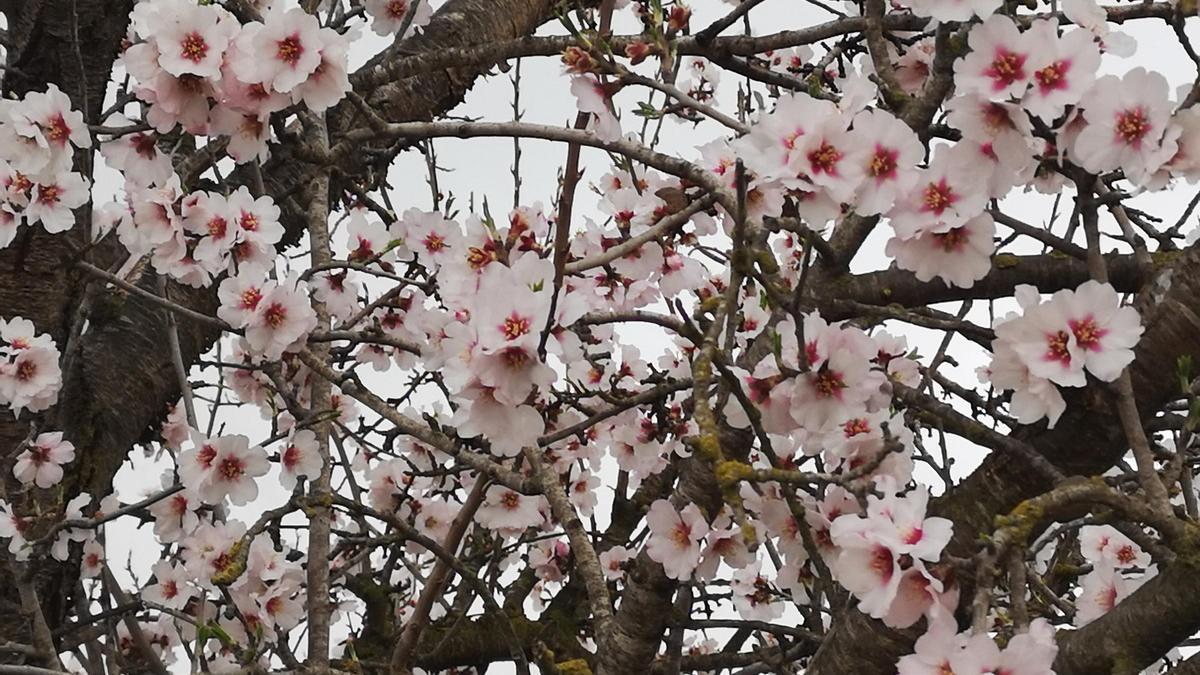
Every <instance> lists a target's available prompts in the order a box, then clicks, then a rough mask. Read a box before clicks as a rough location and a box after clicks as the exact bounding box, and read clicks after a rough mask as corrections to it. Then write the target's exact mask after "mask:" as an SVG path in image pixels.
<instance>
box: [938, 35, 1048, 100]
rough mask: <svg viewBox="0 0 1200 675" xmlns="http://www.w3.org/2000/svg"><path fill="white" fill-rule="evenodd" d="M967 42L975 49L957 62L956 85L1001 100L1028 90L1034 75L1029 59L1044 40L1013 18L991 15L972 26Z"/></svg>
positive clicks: (955, 67)
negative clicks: (1033, 38) (1022, 26)
mask: <svg viewBox="0 0 1200 675" xmlns="http://www.w3.org/2000/svg"><path fill="white" fill-rule="evenodd" d="M967 44H968V45H969V46H970V47H971V52H970V53H969V54H967V55H966V56H965V57H963V58H962V59H960V60H958V61H956V62H955V63H954V84H955V87H956V88H958V89H959V90H960V91H962V92H976V93H978V94H981V95H983V96H985V97H988V98H991V99H994V100H997V101H1004V100H1007V99H1009V98H1020V97H1021V95H1022V94H1024V93H1025V88H1026V87H1028V86H1029V82H1030V79H1031V78H1032V76H1033V72H1032V71H1031V70H1030V69H1029V67H1028V66H1027V65H1026V62H1027V61H1029V60H1030V58H1031V55H1032V54H1033V53H1034V50H1035V49H1036V48H1038V47H1039V46H1040V43H1038V42H1034V41H1033V40H1031V39H1030V37H1029V35H1028V34H1026V33H1022V32H1021V31H1020V29H1018V28H1017V24H1016V23H1014V22H1013V20H1012V19H1011V18H1009V17H1007V16H1005V15H1003V14H993V15H992V16H989V17H988V18H987V19H985V20H984V21H983V22H982V23H980V24H977V25H976V26H975V27H974V28H972V29H971V33H970V34H969V35H968V36H967Z"/></svg>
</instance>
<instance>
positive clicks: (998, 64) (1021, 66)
mask: <svg viewBox="0 0 1200 675" xmlns="http://www.w3.org/2000/svg"><path fill="white" fill-rule="evenodd" d="M983 72H984V74H985V75H987V76H988V77H990V78H992V80H993V81H994V84H993V85H992V88H993V89H996V90H1000V89H1003V88H1005V87H1008V86H1010V85H1012V83H1013V82H1016V81H1017V80H1019V79H1022V78H1023V77H1025V55H1024V54H1017V53H1015V52H1010V51H1008V50H1007V49H1005V48H1003V47H998V48H997V49H996V56H995V58H993V59H992V65H990V66H988V68H987V70H985V71H983Z"/></svg>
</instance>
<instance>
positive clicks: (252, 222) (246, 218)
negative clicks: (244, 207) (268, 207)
mask: <svg viewBox="0 0 1200 675" xmlns="http://www.w3.org/2000/svg"><path fill="white" fill-rule="evenodd" d="M241 226H242V229H243V230H245V231H247V232H257V231H258V216H256V215H254V214H253V213H249V212H247V211H242V220H241Z"/></svg>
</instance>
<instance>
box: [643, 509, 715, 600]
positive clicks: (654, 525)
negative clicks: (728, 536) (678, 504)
mask: <svg viewBox="0 0 1200 675" xmlns="http://www.w3.org/2000/svg"><path fill="white" fill-rule="evenodd" d="M646 524H647V526H648V527H649V528H650V536H649V537H648V538H647V539H646V554H647V555H649V556H650V559H651V560H653V561H654V562H657V563H659V564H660V565H662V566H663V572H665V573H666V575H667V576H668V577H670V578H672V579H676V580H679V581H686V580H688V579H690V578H691V576H692V571H693V570H695V569H696V565H698V564H699V563H700V542H701V541H703V540H704V538H705V536H706V535H708V522H707V521H706V520H705V519H704V514H703V513H701V512H700V508H699V507H697V506H696V505H695V504H688V505H687V506H685V507H683V510H682V511H676V510H675V507H674V506H672V505H671V502H669V501H667V500H665V499H659V500H658V501H656V502H654V503H653V504H651V505H650V511H649V513H647V514H646Z"/></svg>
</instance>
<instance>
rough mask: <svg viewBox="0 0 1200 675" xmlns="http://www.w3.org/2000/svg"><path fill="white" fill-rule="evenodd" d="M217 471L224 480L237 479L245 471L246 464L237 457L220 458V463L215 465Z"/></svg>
mask: <svg viewBox="0 0 1200 675" xmlns="http://www.w3.org/2000/svg"><path fill="white" fill-rule="evenodd" d="M217 473H219V474H220V475H221V476H222V477H223V478H225V480H237V479H239V478H241V477H242V475H243V474H245V473H246V465H245V463H243V462H242V460H240V459H238V458H237V457H226V458H225V459H223V460H221V465H220V466H219V467H217Z"/></svg>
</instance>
